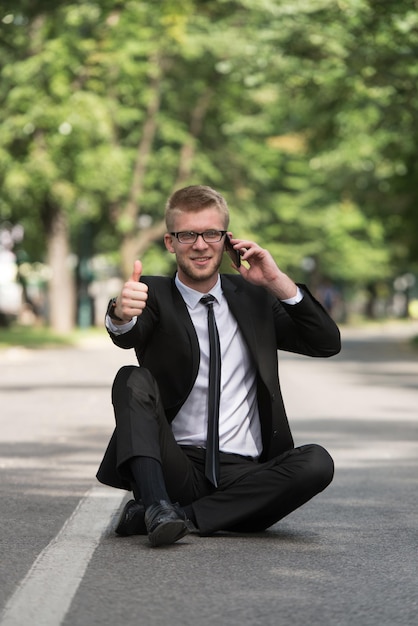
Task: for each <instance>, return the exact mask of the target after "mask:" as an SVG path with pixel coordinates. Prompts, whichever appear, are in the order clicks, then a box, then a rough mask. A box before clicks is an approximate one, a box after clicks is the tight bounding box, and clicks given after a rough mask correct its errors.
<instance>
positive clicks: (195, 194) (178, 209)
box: [165, 185, 229, 232]
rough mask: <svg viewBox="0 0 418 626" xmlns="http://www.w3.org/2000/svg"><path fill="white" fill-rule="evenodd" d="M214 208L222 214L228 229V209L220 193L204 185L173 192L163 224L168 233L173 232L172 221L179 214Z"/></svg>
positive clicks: (191, 186)
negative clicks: (164, 223)
mask: <svg viewBox="0 0 418 626" xmlns="http://www.w3.org/2000/svg"><path fill="white" fill-rule="evenodd" d="M211 206H215V207H216V208H217V209H218V210H219V212H220V213H221V214H222V216H223V219H224V226H225V228H228V224H229V209H228V205H227V202H226V200H225V198H224V197H223V196H221V194H220V193H218V192H217V191H215V189H212V187H207V186H206V185H190V186H189V187H183V189H178V190H177V191H175V192H174V193H173V194H172V195H171V196H170V197H169V199H168V200H167V204H166V206H165V222H166V225H167V230H168V231H169V232H171V231H173V230H174V219H175V217H176V215H178V214H179V213H187V212H198V211H201V210H202V209H207V208H208V207H211Z"/></svg>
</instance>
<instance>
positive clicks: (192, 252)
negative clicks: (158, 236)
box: [164, 206, 225, 293]
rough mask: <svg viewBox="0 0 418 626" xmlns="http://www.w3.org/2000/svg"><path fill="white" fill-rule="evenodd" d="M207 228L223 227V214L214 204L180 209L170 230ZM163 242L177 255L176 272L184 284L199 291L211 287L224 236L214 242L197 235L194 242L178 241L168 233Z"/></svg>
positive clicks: (196, 230)
mask: <svg viewBox="0 0 418 626" xmlns="http://www.w3.org/2000/svg"><path fill="white" fill-rule="evenodd" d="M207 230H225V225H224V221H223V216H222V214H221V213H220V212H219V210H218V209H217V208H216V207H215V206H213V207H208V208H205V209H201V210H200V211H193V212H189V213H179V214H178V215H177V216H176V218H175V224H174V229H173V232H182V231H193V232H198V233H202V232H205V231H207ZM164 243H165V245H166V248H167V250H168V251H169V252H172V253H174V254H175V255H176V260H177V269H178V275H179V278H180V280H181V281H182V282H183V283H184V284H185V285H187V286H188V287H191V288H192V289H196V290H197V291H201V292H202V293H206V292H207V291H208V290H209V289H211V288H212V287H213V285H214V284H215V283H216V280H217V278H218V270H219V266H220V264H221V261H222V254H223V250H224V245H225V237H222V239H221V240H220V241H219V242H217V243H207V242H205V241H204V239H203V237H198V238H197V239H196V241H195V242H194V243H180V241H178V239H177V238H176V237H174V236H173V235H170V234H169V233H167V234H166V235H165V236H164Z"/></svg>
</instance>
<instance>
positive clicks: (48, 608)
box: [0, 323, 418, 626]
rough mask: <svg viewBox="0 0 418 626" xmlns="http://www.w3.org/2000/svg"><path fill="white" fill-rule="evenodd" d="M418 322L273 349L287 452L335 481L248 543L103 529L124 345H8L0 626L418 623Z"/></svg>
mask: <svg viewBox="0 0 418 626" xmlns="http://www.w3.org/2000/svg"><path fill="white" fill-rule="evenodd" d="M412 334H418V327H417V324H412V323H410V324H406V325H405V324H404V325H398V324H397V325H393V326H389V327H387V326H385V327H382V328H380V327H376V328H374V329H368V330H352V329H349V330H346V331H344V333H343V339H344V343H343V346H344V347H343V351H342V353H341V355H339V356H338V357H334V358H333V359H329V360H322V359H308V358H304V357H298V356H294V355H287V354H281V355H280V356H281V361H280V363H281V364H280V374H281V380H282V387H283V393H284V397H285V401H286V405H287V409H288V414H289V417H290V420H291V424H292V427H293V432H294V436H295V440H296V445H298V444H302V443H308V442H317V443H321V444H322V445H324V446H325V447H327V449H328V450H329V451H330V452H331V454H332V455H333V457H334V460H335V463H336V475H335V479H334V482H333V483H332V485H331V486H330V487H329V488H328V489H327V490H326V491H325V492H324V493H323V494H321V495H320V496H318V497H317V498H316V499H314V500H313V501H311V502H310V503H308V504H307V505H305V506H304V507H302V508H301V509H299V510H298V511H296V512H295V513H293V514H292V515H291V516H289V517H288V518H286V519H285V520H283V521H282V522H280V523H278V524H276V526H274V527H273V528H272V529H271V530H269V531H268V532H266V533H260V534H257V535H255V536H236V535H232V534H227V533H224V534H218V535H215V536H214V537H209V538H200V537H198V536H189V537H187V538H185V539H183V540H182V541H181V542H179V543H177V544H175V545H174V546H169V547H165V548H158V549H152V548H150V547H149V545H148V542H147V539H146V537H134V538H118V537H116V536H115V535H114V533H113V531H112V527H113V525H114V521H115V516H116V515H117V510H118V509H119V507H120V505H121V502H122V499H123V498H124V497H125V494H124V493H123V492H120V491H118V490H113V489H108V488H105V487H103V486H100V485H99V484H98V483H97V482H96V481H95V472H96V469H97V466H98V464H99V462H100V459H101V456H102V453H103V451H104V448H105V446H106V443H107V440H108V437H109V435H110V433H111V431H112V429H113V415H112V410H111V406H110V386H111V383H112V379H113V377H114V374H115V373H116V371H117V369H118V367H120V366H121V365H123V364H126V363H130V362H134V358H133V355H131V353H130V352H126V351H123V350H118V349H117V348H115V347H114V346H112V345H111V344H110V343H108V340H107V339H106V338H105V336H104V335H103V339H95V340H94V341H92V340H88V341H87V340H86V341H85V342H83V344H82V345H80V347H78V348H77V349H66V350H63V349H59V350H58V349H57V350H39V351H28V350H23V349H11V350H7V351H3V352H0V396H1V403H0V406H1V409H0V411H1V412H0V424H1V438H0V467H1V481H0V507H1V530H0V548H1V560H0V608H1V609H2V611H3V612H2V614H1V617H0V624H1V626H23V625H25V626H27V624H29V623H30V624H34V625H35V626H58V625H60V624H62V625H63V626H75V625H77V626H78V625H79V626H86V625H88V626H93V625H95V624H100V625H101V626H108V625H109V626H110V625H112V626H119V625H124V626H131V625H132V626H133V625H134V624H135V625H138V624H139V625H145V626H149V625H150V626H152V625H158V626H160V625H166V624H181V625H185V626H188V625H189V624H190V625H192V624H193V625H197V626H206V625H209V624H218V626H238V625H243V626H246V625H254V626H256V625H257V626H259V625H263V626H270V625H271V626H273V625H274V626H281V625H284V626H287V625H288V624H289V625H290V624H291V625H292V626H302V625H305V624H310V625H313V626H316V625H318V626H319V625H321V626H328V625H341V626H345V625H353V626H374V625H376V626H377V625H379V626H385V625H391V626H397V625H399V626H409V625H412V624H414V625H415V624H416V623H418V599H417V598H418V594H417V562H418V559H417V547H418V532H417V529H418V505H417V501H418V498H417V482H418V436H417V435H418V353H417V352H413V351H412V350H411V349H410V348H408V344H407V338H408V336H409V335H412Z"/></svg>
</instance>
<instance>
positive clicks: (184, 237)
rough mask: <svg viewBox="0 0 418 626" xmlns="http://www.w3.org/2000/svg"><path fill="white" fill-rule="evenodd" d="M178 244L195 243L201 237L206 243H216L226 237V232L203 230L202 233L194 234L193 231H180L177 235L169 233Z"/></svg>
mask: <svg viewBox="0 0 418 626" xmlns="http://www.w3.org/2000/svg"><path fill="white" fill-rule="evenodd" d="M170 235H173V237H176V238H177V239H178V240H179V242H180V243H195V242H196V241H197V238H198V237H199V236H200V237H202V239H203V241H205V242H206V243H218V241H221V239H222V237H224V236H225V235H226V230H205V231H204V232H203V233H195V232H194V231H193V230H182V231H180V232H179V233H170Z"/></svg>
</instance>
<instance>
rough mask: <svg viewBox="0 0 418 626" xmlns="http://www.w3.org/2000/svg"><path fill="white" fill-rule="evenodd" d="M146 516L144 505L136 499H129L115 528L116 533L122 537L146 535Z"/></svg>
mask: <svg viewBox="0 0 418 626" xmlns="http://www.w3.org/2000/svg"><path fill="white" fill-rule="evenodd" d="M144 516H145V507H144V505H143V504H141V503H140V502H136V501H135V500H129V502H127V503H126V504H125V506H124V507H123V511H122V513H121V515H120V517H119V521H118V523H117V526H116V528H115V533H116V534H117V535H120V536H121V537H128V536H130V535H146V534H147V532H148V531H147V527H146V526H145V520H144Z"/></svg>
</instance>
